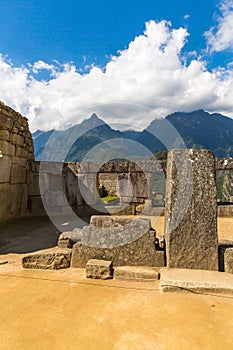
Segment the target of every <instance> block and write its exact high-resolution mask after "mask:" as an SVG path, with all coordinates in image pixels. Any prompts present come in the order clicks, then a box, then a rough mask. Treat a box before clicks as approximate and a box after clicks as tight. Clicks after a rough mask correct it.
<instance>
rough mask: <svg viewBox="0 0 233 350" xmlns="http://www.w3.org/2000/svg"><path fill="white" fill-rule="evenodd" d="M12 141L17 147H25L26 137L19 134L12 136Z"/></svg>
mask: <svg viewBox="0 0 233 350" xmlns="http://www.w3.org/2000/svg"><path fill="white" fill-rule="evenodd" d="M10 141H11V142H12V143H13V144H15V145H19V146H23V144H24V137H23V136H21V135H19V134H12V135H11V137H10Z"/></svg>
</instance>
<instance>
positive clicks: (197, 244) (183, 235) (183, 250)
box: [165, 149, 218, 270]
mask: <svg viewBox="0 0 233 350" xmlns="http://www.w3.org/2000/svg"><path fill="white" fill-rule="evenodd" d="M216 197H217V196H216V181H215V158H214V156H213V154H212V152H210V151H207V150H193V149H191V150H172V151H170V152H169V154H168V161H167V191H166V208H165V240H166V255H167V266H168V267H172V268H186V269H205V270H218V239H217V200H216Z"/></svg>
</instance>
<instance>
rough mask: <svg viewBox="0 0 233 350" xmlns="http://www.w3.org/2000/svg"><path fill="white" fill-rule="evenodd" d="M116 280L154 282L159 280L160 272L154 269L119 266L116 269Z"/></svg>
mask: <svg viewBox="0 0 233 350" xmlns="http://www.w3.org/2000/svg"><path fill="white" fill-rule="evenodd" d="M114 278H115V279H120V280H125V281H138V282H141V281H142V282H154V281H156V280H158V279H159V272H158V271H157V270H155V269H154V268H152V267H151V268H149V267H144V266H117V267H115V268H114Z"/></svg>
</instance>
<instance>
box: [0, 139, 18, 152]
mask: <svg viewBox="0 0 233 350" xmlns="http://www.w3.org/2000/svg"><path fill="white" fill-rule="evenodd" d="M0 151H1V153H2V154H3V155H6V156H14V155H15V146H13V145H12V144H10V143H9V142H7V141H4V140H0Z"/></svg>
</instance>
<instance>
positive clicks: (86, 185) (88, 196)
mask: <svg viewBox="0 0 233 350" xmlns="http://www.w3.org/2000/svg"><path fill="white" fill-rule="evenodd" d="M78 184H79V189H80V192H81V194H82V197H83V199H84V200H85V202H86V203H87V204H89V205H92V204H95V203H96V202H97V200H98V198H99V195H98V193H97V177H96V174H85V175H82V174H81V175H78Z"/></svg>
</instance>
